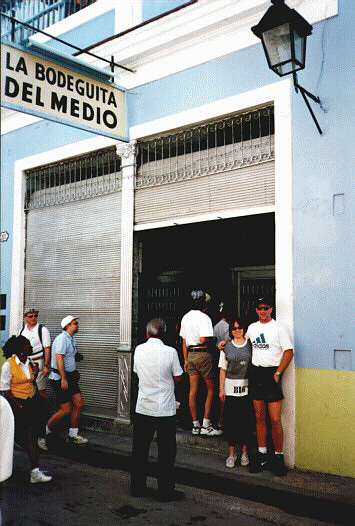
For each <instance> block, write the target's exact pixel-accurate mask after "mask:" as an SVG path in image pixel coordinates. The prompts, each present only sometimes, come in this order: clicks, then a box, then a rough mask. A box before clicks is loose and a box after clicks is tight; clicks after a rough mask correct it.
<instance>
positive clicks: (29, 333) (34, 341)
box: [19, 323, 51, 358]
mask: <svg viewBox="0 0 355 526" xmlns="http://www.w3.org/2000/svg"><path fill="white" fill-rule="evenodd" d="M38 330H39V323H37V324H36V325H35V326H34V327H33V329H30V328H29V327H28V325H27V323H26V325H25V327H24V329H23V330H22V331H20V333H21V334H22V336H24V337H25V338H27V339H28V340H29V341H30V342H31V345H32V354H31V358H38V357H40V356H43V350H42V343H41V340H40V339H39V334H38ZM20 333H19V334H20ZM42 342H43V349H45V348H46V347H50V346H51V337H50V334H49V330H48V329H47V327H45V326H44V325H42Z"/></svg>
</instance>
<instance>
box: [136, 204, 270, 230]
mask: <svg viewBox="0 0 355 526" xmlns="http://www.w3.org/2000/svg"><path fill="white" fill-rule="evenodd" d="M270 212H275V206H274V205H272V206H256V207H254V208H239V209H233V210H223V211H222V212H213V213H210V214H200V215H198V216H187V217H178V218H176V219H169V220H168V221H157V222H155V223H144V224H141V225H135V226H134V230H135V231H136V232H139V231H142V230H153V229H156V228H166V227H169V226H179V225H189V224H191V223H202V222H204V221H218V220H219V219H220V220H223V219H230V218H231V217H245V216H252V215H256V214H268V213H270Z"/></svg>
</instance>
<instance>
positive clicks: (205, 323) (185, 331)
mask: <svg viewBox="0 0 355 526" xmlns="http://www.w3.org/2000/svg"><path fill="white" fill-rule="evenodd" d="M180 336H181V338H184V340H185V341H186V345H187V346H188V347H189V346H190V345H198V344H199V343H200V338H209V337H212V336H213V326H212V321H211V318H210V317H209V316H207V314H205V313H204V312H201V311H200V310H190V311H189V312H188V313H187V314H185V316H184V317H183V318H182V320H181V329H180Z"/></svg>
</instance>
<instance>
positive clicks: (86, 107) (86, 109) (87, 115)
mask: <svg viewBox="0 0 355 526" xmlns="http://www.w3.org/2000/svg"><path fill="white" fill-rule="evenodd" d="M93 118H94V110H93V108H92V106H90V104H88V103H87V102H84V103H83V119H84V120H86V121H92V120H93Z"/></svg>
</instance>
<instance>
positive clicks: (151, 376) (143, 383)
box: [131, 319, 184, 502]
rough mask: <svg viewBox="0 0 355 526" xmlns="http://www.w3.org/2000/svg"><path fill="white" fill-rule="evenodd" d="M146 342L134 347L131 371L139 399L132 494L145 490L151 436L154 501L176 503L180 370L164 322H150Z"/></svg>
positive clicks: (158, 320)
mask: <svg viewBox="0 0 355 526" xmlns="http://www.w3.org/2000/svg"><path fill="white" fill-rule="evenodd" d="M146 333H147V342H146V343H143V344H141V345H138V346H137V347H136V350H135V353H134V365H133V371H134V372H135V373H136V374H137V376H138V382H139V383H138V398H137V404H136V412H135V415H134V425H133V449H132V473H131V493H132V496H133V497H140V496H143V495H144V494H145V491H146V478H147V465H148V454H149V449H150V444H151V442H152V440H153V436H154V433H155V432H156V433H157V443H158V495H157V500H159V501H160V502H167V501H172V500H179V499H181V498H182V497H183V496H184V495H183V493H182V492H179V491H176V490H175V489H174V485H175V484H174V476H173V467H174V462H175V456H176V417H175V415H176V399H175V392H174V387H175V384H176V383H178V382H179V381H180V380H181V375H182V374H183V370H182V368H181V365H180V362H179V357H178V354H177V352H176V350H175V349H174V348H173V347H168V346H167V345H165V344H164V342H163V338H164V336H165V333H166V325H165V322H164V321H163V320H161V319H154V320H151V321H150V322H149V323H148V324H147V327H146Z"/></svg>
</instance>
